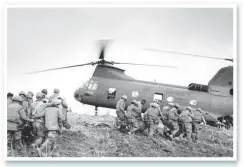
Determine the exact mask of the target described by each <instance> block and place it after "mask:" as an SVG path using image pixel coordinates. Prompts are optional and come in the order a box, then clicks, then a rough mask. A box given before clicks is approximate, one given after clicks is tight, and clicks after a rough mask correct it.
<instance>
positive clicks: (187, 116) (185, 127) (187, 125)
mask: <svg viewBox="0 0 244 167" xmlns="http://www.w3.org/2000/svg"><path fill="white" fill-rule="evenodd" d="M180 116H181V122H182V131H181V134H180V138H181V139H183V137H184V135H185V134H186V137H187V140H188V141H189V142H190V141H191V133H192V118H193V117H194V115H193V113H192V108H191V107H186V109H185V110H184V111H182V113H181V114H180Z"/></svg>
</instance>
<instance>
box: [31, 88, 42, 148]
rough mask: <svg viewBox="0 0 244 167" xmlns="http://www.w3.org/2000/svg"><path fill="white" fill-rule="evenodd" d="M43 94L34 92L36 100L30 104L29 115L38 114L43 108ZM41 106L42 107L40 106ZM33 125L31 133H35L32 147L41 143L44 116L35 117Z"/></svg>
mask: <svg viewBox="0 0 244 167" xmlns="http://www.w3.org/2000/svg"><path fill="white" fill-rule="evenodd" d="M42 98H43V94H42V93H40V92H38V93H37V94H36V101H35V102H34V103H32V105H31V116H32V117H33V116H34V115H35V114H39V113H40V112H41V111H42V110H44V106H43V104H44V103H43V101H42ZM41 107H42V108H41ZM32 126H33V133H34V135H35V140H34V143H33V144H32V145H31V146H32V147H34V148H35V147H38V146H40V145H41V144H42V142H43V139H44V137H45V133H44V118H43V117H40V118H38V119H35V122H33V124H32Z"/></svg>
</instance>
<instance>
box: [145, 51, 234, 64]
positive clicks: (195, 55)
mask: <svg viewBox="0 0 244 167" xmlns="http://www.w3.org/2000/svg"><path fill="white" fill-rule="evenodd" d="M143 50H147V51H153V52H164V53H170V54H181V55H187V56H193V57H202V58H208V59H217V60H226V61H231V62H233V59H224V58H218V57H209V56H202V55H197V54H189V53H183V52H174V51H168V50H159V49H143Z"/></svg>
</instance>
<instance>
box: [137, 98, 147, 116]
mask: <svg viewBox="0 0 244 167" xmlns="http://www.w3.org/2000/svg"><path fill="white" fill-rule="evenodd" d="M146 102H147V101H146V100H145V99H142V100H141V101H137V104H138V108H139V111H140V112H141V113H142V107H143V106H144V105H145V104H146Z"/></svg>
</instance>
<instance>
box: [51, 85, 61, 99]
mask: <svg viewBox="0 0 244 167" xmlns="http://www.w3.org/2000/svg"><path fill="white" fill-rule="evenodd" d="M59 92H60V90H59V89H58V88H55V89H54V90H53V95H51V96H50V97H49V102H51V101H52V100H53V99H56V98H57V97H58V96H59Z"/></svg>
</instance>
